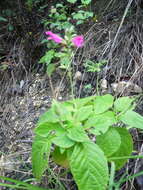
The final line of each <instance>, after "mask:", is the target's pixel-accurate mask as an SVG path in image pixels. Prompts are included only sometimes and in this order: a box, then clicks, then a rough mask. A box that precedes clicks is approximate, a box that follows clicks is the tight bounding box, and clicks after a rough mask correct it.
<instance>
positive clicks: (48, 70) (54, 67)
mask: <svg viewBox="0 0 143 190" xmlns="http://www.w3.org/2000/svg"><path fill="white" fill-rule="evenodd" d="M55 69H56V66H55V65H54V64H49V65H48V66H47V74H48V76H51V75H52V74H53V72H54V71H55Z"/></svg>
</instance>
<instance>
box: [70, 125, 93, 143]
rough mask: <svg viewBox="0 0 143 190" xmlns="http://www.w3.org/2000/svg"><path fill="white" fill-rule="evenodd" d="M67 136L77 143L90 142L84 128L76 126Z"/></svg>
mask: <svg viewBox="0 0 143 190" xmlns="http://www.w3.org/2000/svg"><path fill="white" fill-rule="evenodd" d="M67 136H68V137H69V138H70V139H71V140H73V141H76V142H86V141H89V138H88V136H87V134H86V133H85V131H84V128H83V126H80V125H79V126H78V125H77V126H74V127H71V128H69V129H68V133H67Z"/></svg>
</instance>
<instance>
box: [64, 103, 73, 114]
mask: <svg viewBox="0 0 143 190" xmlns="http://www.w3.org/2000/svg"><path fill="white" fill-rule="evenodd" d="M62 105H63V106H64V107H65V108H66V109H67V110H68V111H69V112H74V110H75V108H74V105H73V103H72V102H70V101H66V102H62Z"/></svg>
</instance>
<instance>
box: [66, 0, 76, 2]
mask: <svg viewBox="0 0 143 190" xmlns="http://www.w3.org/2000/svg"><path fill="white" fill-rule="evenodd" d="M67 2H69V3H76V2H77V0H67Z"/></svg>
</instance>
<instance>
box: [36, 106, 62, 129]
mask: <svg viewBox="0 0 143 190" xmlns="http://www.w3.org/2000/svg"><path fill="white" fill-rule="evenodd" d="M58 121H59V118H58V116H57V115H56V113H55V112H54V110H53V109H52V108H51V109H49V110H48V111H47V112H45V113H44V114H43V115H41V116H40V119H39V121H38V123H37V126H39V125H41V124H44V123H57V122H58Z"/></svg>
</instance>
